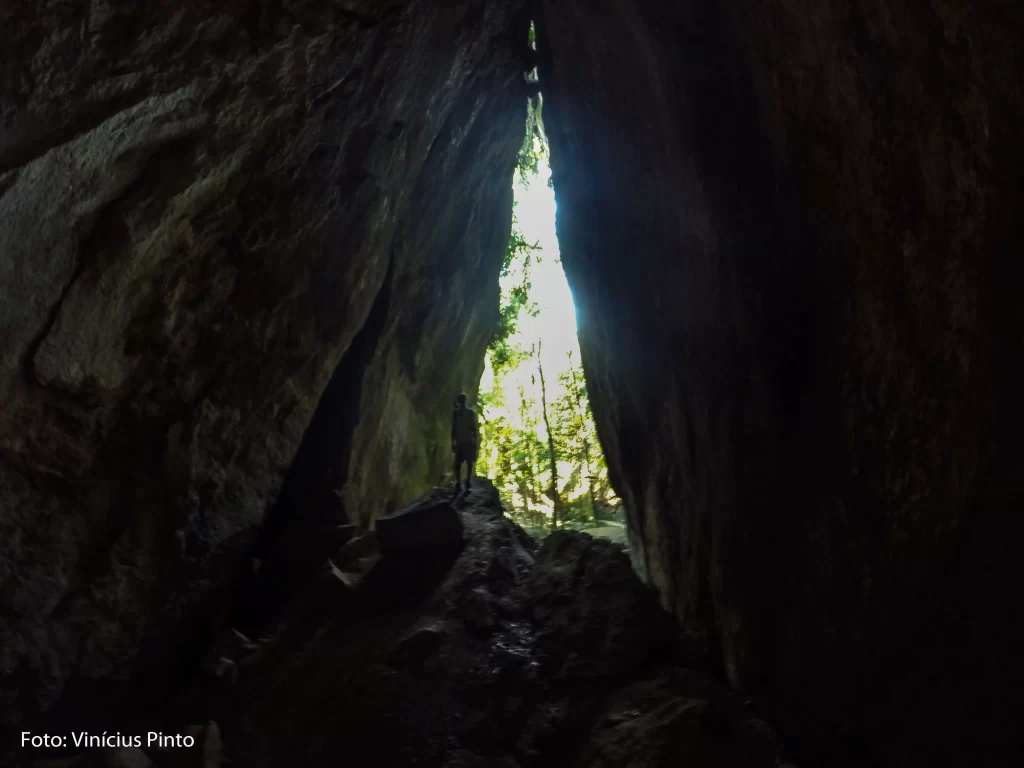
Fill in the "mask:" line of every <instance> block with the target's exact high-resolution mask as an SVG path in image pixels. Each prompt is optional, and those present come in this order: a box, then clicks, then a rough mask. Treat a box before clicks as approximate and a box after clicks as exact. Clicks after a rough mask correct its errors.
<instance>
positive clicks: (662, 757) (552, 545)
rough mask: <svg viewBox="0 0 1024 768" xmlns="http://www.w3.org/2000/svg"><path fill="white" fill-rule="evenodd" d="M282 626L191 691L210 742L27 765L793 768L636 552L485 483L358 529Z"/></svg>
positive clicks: (236, 637) (214, 659)
mask: <svg viewBox="0 0 1024 768" xmlns="http://www.w3.org/2000/svg"><path fill="white" fill-rule="evenodd" d="M270 626H271V627H272V629H270V630H268V631H267V632H266V633H264V634H265V637H263V638H261V639H259V640H256V641H248V640H246V639H244V638H243V636H241V635H240V634H238V633H235V632H232V633H229V635H228V636H227V637H226V638H225V639H224V640H223V642H221V643H220V644H219V645H218V647H217V648H215V649H214V652H213V653H212V654H211V656H210V657H209V659H208V663H207V664H206V665H205V669H206V673H205V675H204V676H203V677H202V679H198V680H196V681H195V682H193V683H192V684H191V685H190V686H188V688H187V690H186V691H185V692H184V693H183V694H182V696H181V699H180V701H178V702H177V707H176V708H177V710H178V711H179V712H181V713H185V714H184V717H185V718H186V720H187V722H191V723H206V724H207V725H203V726H200V725H193V726H190V733H192V734H193V735H195V736H196V737H197V746H196V747H194V748H193V749H188V750H181V749H179V750H169V751H163V752H148V753H147V752H144V751H143V750H140V749H130V748H122V749H119V750H111V751H104V752H91V753H84V754H81V755H78V756H73V757H61V758H58V759H49V760H46V761H38V760H37V761H35V762H32V763H28V764H29V765H33V766H50V767H51V768H56V767H57V766H68V767H71V766H73V767H74V768H85V766H122V767H123V766H134V767H141V766H149V765H156V766H182V767H183V768H184V767H185V766H196V768H199V767H200V766H201V767H202V768H211V767H212V766H219V765H222V764H223V765H229V766H321V765H322V766H328V765H330V766H336V765H369V764H372V765H376V766H382V767H386V766H422V767H424V768H428V767H431V766H437V767H438V768H492V767H493V768H499V767H500V768H517V767H518V768H527V767H528V766H529V767H531V768H532V767H540V766H559V767H560V768H568V767H569V766H588V767H590V768H612V767H613V766H615V767H621V768H626V767H627V766H628V767H629V768H656V767H659V766H666V767H667V766H681V765H693V766H701V768H710V767H712V766H745V767H747V768H757V766H766V767H768V766H782V765H786V763H785V760H784V759H783V757H782V752H781V748H780V744H779V741H778V739H777V737H776V734H775V733H774V732H773V730H772V728H771V727H770V726H769V725H767V724H766V723H765V722H764V721H763V720H762V719H760V718H759V717H758V716H757V714H756V712H755V711H754V710H753V708H752V706H751V704H750V702H748V701H745V700H744V699H743V698H742V697H740V696H738V695H737V694H735V693H733V692H732V691H730V690H729V689H727V688H726V687H725V686H724V685H723V684H721V683H720V682H716V680H715V679H714V675H712V674H711V673H710V671H709V670H708V668H706V667H704V665H702V664H701V661H700V659H699V658H698V657H696V656H693V655H689V654H687V653H686V652H685V651H684V650H681V649H683V648H684V645H683V644H682V643H681V642H680V638H679V637H678V635H677V633H676V631H675V629H674V624H673V622H672V621H671V619H670V618H669V617H668V615H667V614H665V613H664V612H663V611H662V610H661V609H660V607H659V606H658V604H657V601H656V599H655V597H654V595H653V593H652V592H651V591H650V590H649V589H648V588H647V587H646V586H645V585H644V584H642V583H641V581H640V580H639V579H638V578H637V577H636V575H635V574H634V573H633V571H632V570H631V568H630V564H629V560H628V557H627V555H626V554H625V553H624V551H623V550H622V548H621V547H620V546H618V545H616V544H613V543H610V542H608V541H603V540H599V539H594V538H592V537H590V536H588V535H586V534H581V533H571V532H560V533H556V534H553V535H551V536H549V537H548V538H546V539H545V540H544V541H543V544H541V545H539V546H538V545H537V544H536V542H534V541H533V540H532V539H531V538H530V537H529V536H527V535H526V534H525V533H524V532H523V531H522V529H520V528H519V527H518V526H517V525H515V524H514V523H512V522H511V521H509V520H508V519H507V518H506V517H505V516H504V515H503V513H502V508H501V502H500V499H499V497H498V494H497V492H496V491H495V489H494V487H493V486H492V485H491V483H490V482H489V481H487V480H485V479H477V480H475V481H474V483H473V485H472V487H471V489H470V490H469V491H468V492H463V493H461V494H459V495H458V496H456V495H455V492H454V491H453V490H452V489H450V488H437V489H434V490H432V491H431V492H429V493H428V494H427V495H426V496H424V497H423V498H422V499H420V500H419V501H418V502H416V503H415V504H414V505H412V506H411V507H409V508H407V509H405V510H401V511H399V512H397V513H394V514H393V515H391V516H389V517H387V518H383V519H381V520H379V521H378V525H377V529H376V531H374V532H371V533H367V534H362V535H358V534H353V535H352V537H351V538H350V540H349V541H348V542H347V543H345V544H344V545H343V546H342V547H341V548H340V550H339V551H338V552H337V554H336V555H335V556H334V557H332V558H330V560H329V561H328V562H327V563H325V564H324V566H323V568H322V570H321V572H320V575H319V576H318V577H317V578H315V579H314V580H313V581H312V582H310V583H309V584H308V585H307V586H306V587H305V588H304V589H303V590H302V591H301V592H300V593H299V594H297V595H296V596H295V597H294V598H293V599H292V600H291V601H290V602H289V603H288V604H287V605H286V607H285V608H284V609H283V610H282V611H281V612H280V614H279V615H278V616H277V617H276V619H275V621H274V622H273V623H272V624H271V625H270ZM702 667H703V670H702ZM164 730H165V732H166V731H167V729H164ZM180 730H181V732H184V730H185V729H184V728H181V729H180Z"/></svg>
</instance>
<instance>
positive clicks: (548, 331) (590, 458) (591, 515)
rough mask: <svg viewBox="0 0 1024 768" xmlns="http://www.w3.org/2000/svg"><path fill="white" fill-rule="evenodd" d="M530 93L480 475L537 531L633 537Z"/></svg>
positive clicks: (489, 368) (486, 396) (489, 366)
mask: <svg viewBox="0 0 1024 768" xmlns="http://www.w3.org/2000/svg"><path fill="white" fill-rule="evenodd" d="M542 105H543V99H542V97H541V96H540V95H538V96H537V97H536V98H534V99H532V100H531V103H530V110H529V118H528V121H527V133H526V139H525V141H524V144H523V148H522V150H521V151H520V154H519V167H518V168H517V170H516V173H515V175H514V176H513V179H512V187H513V192H514V195H515V208H514V210H513V220H512V233H511V237H510V241H509V246H508V250H507V252H506V255H505V264H504V268H503V270H502V276H501V322H500V325H499V328H498V330H497V332H496V334H495V337H494V340H493V341H492V343H491V345H490V348H489V349H488V354H487V362H486V367H485V369H484V374H483V378H482V380H481V382H480V390H479V392H480V395H479V410H480V422H481V431H482V432H483V441H482V445H481V450H480V456H479V459H478V470H479V471H480V472H481V474H484V475H488V476H490V477H491V478H493V479H494V483H495V485H496V486H497V488H498V490H499V491H500V493H501V495H502V498H503V500H504V502H505V504H506V507H507V509H508V513H509V516H510V517H512V518H513V519H514V520H515V521H516V522H518V523H519V524H520V525H522V526H523V527H524V528H526V529H527V531H528V532H529V533H531V534H533V535H535V536H543V535H545V534H546V533H548V532H550V531H553V530H557V529H561V528H572V529H575V530H580V529H586V530H587V532H588V533H591V534H593V535H598V536H603V537H606V538H610V539H613V540H616V541H621V542H625V532H624V529H623V527H622V526H623V513H622V509H621V503H620V501H619V499H618V498H616V496H615V494H614V492H613V491H612V488H611V486H610V485H609V482H608V468H607V466H606V464H605V460H604V455H603V453H602V451H601V445H600V443H599V441H598V439H597V430H596V428H595V426H594V419H593V415H592V414H591V411H590V403H589V400H588V397H587V386H586V381H585V379H584V376H583V369H582V366H581V364H580V351H579V343H578V341H577V338H576V310H575V307H574V306H573V299H572V293H571V292H570V290H569V284H568V283H567V282H566V279H565V273H564V272H563V271H562V263H561V258H560V256H559V252H558V240H557V239H556V237H555V193H554V190H553V188H552V185H551V168H550V166H549V165H548V150H547V145H546V140H545V138H544V134H543V122H542V116H541V111H542Z"/></svg>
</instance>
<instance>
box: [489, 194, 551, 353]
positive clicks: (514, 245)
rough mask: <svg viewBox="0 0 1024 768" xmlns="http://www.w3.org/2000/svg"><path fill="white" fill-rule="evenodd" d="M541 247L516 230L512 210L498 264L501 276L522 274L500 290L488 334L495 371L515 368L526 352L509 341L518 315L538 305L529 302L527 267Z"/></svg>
mask: <svg viewBox="0 0 1024 768" xmlns="http://www.w3.org/2000/svg"><path fill="white" fill-rule="evenodd" d="M540 249H541V247H540V245H539V244H537V243H532V244H531V243H530V242H528V241H527V240H526V238H525V237H524V236H523V233H522V231H520V229H519V222H518V220H517V219H516V213H515V208H514V207H513V210H512V231H511V234H510V235H509V240H508V248H507V249H506V250H505V258H504V260H503V262H502V265H501V276H502V277H503V278H507V277H509V276H510V275H512V274H513V273H519V274H521V276H522V279H521V281H520V282H519V284H518V285H514V286H513V287H512V288H511V289H509V290H507V291H505V290H503V291H502V295H501V305H500V307H499V309H498V323H497V326H496V327H495V329H494V332H493V334H492V335H491V342H490V345H489V351H490V355H491V367H492V368H493V369H494V371H495V373H498V372H500V371H502V370H504V369H506V368H510V367H511V368H515V367H516V366H518V365H520V364H521V363H522V361H523V360H524V359H525V352H524V351H523V350H522V349H521V348H520V347H518V346H517V345H515V344H513V343H511V342H510V339H511V338H512V337H513V336H515V334H516V331H517V330H518V325H519V318H520V316H521V315H522V313H523V312H524V311H525V312H527V313H529V314H530V315H532V316H534V317H536V316H537V312H538V311H539V310H538V308H537V305H536V304H535V303H533V302H531V301H530V288H532V287H533V286H532V283H531V282H530V266H531V265H532V263H533V260H534V259H535V258H538V257H536V256H535V255H534V254H535V253H536V252H537V251H539V250H540Z"/></svg>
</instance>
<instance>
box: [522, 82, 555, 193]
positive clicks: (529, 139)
mask: <svg viewBox="0 0 1024 768" xmlns="http://www.w3.org/2000/svg"><path fill="white" fill-rule="evenodd" d="M547 155H548V148H547V139H546V138H545V135H544V99H543V98H542V97H541V96H540V95H538V96H537V97H536V98H528V99H527V100H526V133H525V134H524V135H523V144H522V146H521V147H520V148H519V155H518V157H517V163H518V168H517V172H518V173H519V181H520V182H521V183H523V184H529V183H530V180H531V179H532V178H534V177H536V176H537V174H538V173H539V172H540V162H541V160H543V159H544V158H546V157H547Z"/></svg>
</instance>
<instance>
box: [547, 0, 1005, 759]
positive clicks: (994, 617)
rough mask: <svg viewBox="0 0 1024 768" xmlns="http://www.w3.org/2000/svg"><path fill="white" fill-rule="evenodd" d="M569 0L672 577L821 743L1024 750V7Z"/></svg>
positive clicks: (980, 752) (599, 281)
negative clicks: (1023, 257)
mask: <svg viewBox="0 0 1024 768" xmlns="http://www.w3.org/2000/svg"><path fill="white" fill-rule="evenodd" d="M540 5H541V8H542V13H541V14H540V16H539V19H538V33H539V36H540V48H541V77H542V80H543V87H544V91H545V123H546V127H547V129H548V133H549V135H550V139H551V143H552V163H553V167H554V182H555V188H556V191H557V194H558V200H559V203H558V217H559V218H558V231H559V237H560V240H561V244H562V252H563V258H564V264H565V267H566V271H567V273H568V277H569V279H570V283H571V285H572V288H573V294H574V297H575V299H576V302H577V317H578V320H579V324H580V336H581V338H580V342H581V348H582V353H583V362H584V365H585V367H586V371H587V375H588V383H589V385H590V387H591V391H592V397H593V403H594V410H595V414H596V417H597V423H598V428H599V431H600V434H601V438H602V442H603V444H604V447H605V451H606V455H607V456H608V460H609V464H610V466H611V469H612V474H613V479H614V481H615V483H616V486H617V488H619V489H620V490H621V491H622V492H623V493H624V494H625V497H626V501H627V507H628V508H629V510H630V511H631V514H632V517H633V520H632V522H633V524H634V527H635V529H636V531H637V532H638V534H639V537H640V538H641V540H642V541H643V545H644V550H645V551H644V556H645V559H646V564H647V568H648V571H649V574H650V577H651V580H652V582H653V583H654V584H655V585H656V586H657V588H658V590H659V591H660V593H661V597H662V600H663V603H664V605H666V606H667V607H669V608H671V609H672V610H673V611H674V612H675V614H676V615H677V616H678V618H679V619H680V621H681V624H682V626H683V628H684V630H685V631H687V632H688V633H689V635H690V636H691V637H692V638H693V639H694V640H695V641H697V642H699V643H700V644H702V645H703V646H704V647H705V648H707V649H708V650H709V651H711V652H712V653H714V654H716V655H718V656H719V657H720V658H721V659H722V662H723V664H724V665H725V668H726V670H727V672H728V675H729V677H730V679H731V681H732V682H733V683H734V684H735V685H737V686H739V687H741V688H743V689H746V690H749V691H753V692H755V693H756V694H757V697H758V698H759V700H761V701H762V702H763V703H764V704H765V706H767V707H769V708H770V711H771V712H772V713H773V717H775V718H777V719H778V722H779V724H780V725H781V726H782V727H783V729H784V732H785V733H786V734H787V738H789V739H790V740H791V743H793V744H795V745H799V746H800V748H801V749H802V750H803V752H804V754H805V756H806V757H807V758H808V759H809V760H814V761H818V760H827V759H830V758H833V757H834V758H835V759H838V757H837V755H839V754H844V755H846V758H845V759H848V760H853V761H854V762H852V763H849V764H858V765H860V764H864V765H868V764H870V765H893V766H896V765H947V764H948V765H960V764H965V763H974V762H979V761H980V762H986V763H987V764H1014V763H1016V762H1018V761H1019V759H1020V757H1021V755H1022V754H1024V743H1022V740H1021V735H1020V734H1021V732H1022V731H1021V725H1022V723H1024V709H1022V707H1024V705H1022V700H1021V697H1020V691H1021V690H1022V689H1024V662H1022V656H1021V654H1020V653H1019V650H1018V649H1019V647H1020V645H1021V642H1022V641H1024V620H1022V612H1024V602H1022V601H1021V600H1020V599H1019V595H1018V591H1019V585H1020V584H1022V583H1024V572H1022V567H1024V566H1022V563H1024V559H1022V558H1020V557H1019V556H1018V555H1017V553H1016V550H1017V549H1018V548H1019V542H1020V541H1021V532H1022V527H1024V523H1022V520H1021V516H1020V510H1021V509H1022V501H1024V475H1022V473H1021V470H1020V466H1021V463H1020V457H1021V452H1020V449H1019V445H1020V435H1021V433H1022V429H1024V418H1022V400H1021V396H1020V393H1021V391H1022V386H1021V385H1022V383H1024V379H1022V361H1024V358H1022V355H1021V352H1022V351H1024V350H1022V336H1021V329H1022V328H1024V303H1022V302H1020V300H1019V296H1018V295H1017V294H1018V292H1019V286H1020V281H1019V279H1018V277H1019V275H1018V265H1019V254H1020V244H1021V241H1022V237H1021V236H1022V234H1024V231H1022V229H1021V223H1020V222H1021V219H1020V215H1019V211H1020V209H1021V206H1022V203H1024V157H1022V155H1021V152H1020V147H1019V142H1020V132H1021V129H1022V126H1024V119H1022V118H1024V91H1022V85H1021V80H1020V77H1019V72H1020V69H1021V66H1020V65H1021V59H1020V50H1021V46H1022V44H1024V11H1022V10H1021V8H1020V6H1019V5H1014V4H1010V3H1000V2H994V3H987V4H985V5H984V8H982V7H980V6H975V7H972V9H971V10H970V11H968V10H967V9H966V8H961V7H960V5H958V4H955V3H946V2H924V1H921V2H914V1H911V0H893V1H892V2H889V1H888V0H887V1H885V2H877V3H859V4H858V3H854V4H835V3H833V4H821V3H818V2H805V1H804V0H772V1H771V2H753V1H752V0H751V1H748V0H730V1H729V2H720V3H700V2H689V1H685V2H681V1H677V2H671V3H664V2H654V1H653V0H651V1H650V2H648V1H641V2H635V1H634V0H621V1H620V0H609V2H604V3H600V4H594V3H590V2H576V1H574V0H558V1H557V2H555V1H554V0H552V1H551V2H542V3H541V4H540ZM857 761H860V762H857ZM844 764H846V763H844Z"/></svg>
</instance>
